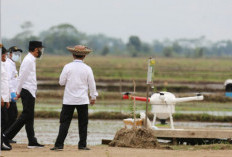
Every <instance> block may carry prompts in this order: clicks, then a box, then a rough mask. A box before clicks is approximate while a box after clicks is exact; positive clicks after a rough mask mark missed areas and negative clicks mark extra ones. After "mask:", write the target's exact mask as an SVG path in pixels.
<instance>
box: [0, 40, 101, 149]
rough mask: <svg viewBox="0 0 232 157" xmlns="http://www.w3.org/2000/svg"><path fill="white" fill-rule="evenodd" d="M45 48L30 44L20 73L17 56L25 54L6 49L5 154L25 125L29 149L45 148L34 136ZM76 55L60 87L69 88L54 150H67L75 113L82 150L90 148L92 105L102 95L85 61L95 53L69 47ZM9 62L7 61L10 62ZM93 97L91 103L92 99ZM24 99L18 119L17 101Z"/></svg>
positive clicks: (3, 91)
mask: <svg viewBox="0 0 232 157" xmlns="http://www.w3.org/2000/svg"><path fill="white" fill-rule="evenodd" d="M43 49H44V46H43V44H42V42H41V41H30V42H29V52H28V54H27V55H26V56H25V57H24V59H23V62H22V64H21V66H20V69H19V76H18V72H17V70H16V65H15V61H16V60H17V59H19V58H20V57H19V55H17V53H21V52H22V50H21V49H18V48H17V47H16V46H14V47H11V48H10V49H9V52H10V53H9V54H8V58H7V57H6V56H7V55H6V54H7V50H6V49H5V48H4V46H2V62H1V106H2V107H1V121H2V126H1V150H11V149H12V146H11V144H10V143H16V142H15V141H13V138H14V137H15V136H16V135H17V133H18V132H19V131H20V130H21V129H22V127H23V126H24V125H25V129H26V133H27V138H28V148H41V147H44V145H42V144H39V143H38V141H37V138H36V137H35V132H34V108H35V98H36V92H37V79H36V59H37V58H40V57H41V55H42V54H43ZM67 49H68V50H69V51H70V52H71V53H72V55H73V58H74V60H73V62H71V63H69V64H66V65H65V66H64V68H63V70H62V73H61V75H60V80H59V84H60V85H61V86H65V91H64V97H63V107H62V111H61V114H60V128H59V133H58V137H57V139H56V142H55V146H54V147H53V148H51V150H55V151H56V150H63V147H64V140H65V138H66V136H67V133H68V129H69V126H70V123H71V120H72V116H73V113H74V110H75V109H77V113H78V127H79V137H80V140H79V143H78V149H80V150H89V148H87V147H86V146H87V143H86V141H87V126H88V104H92V105H93V104H95V100H96V97H97V96H98V93H97V91H96V84H95V80H94V76H93V72H92V69H91V68H90V67H89V66H88V65H86V64H85V63H84V62H83V60H84V58H85V56H86V55H88V54H89V53H90V52H92V50H91V49H89V48H88V47H86V46H82V45H76V46H74V47H67ZM13 52H15V53H16V54H13ZM6 58H7V59H6ZM88 92H89V95H90V100H89V96H88ZM19 98H21V100H22V105H23V111H22V113H21V115H20V116H19V117H18V118H17V119H16V117H17V115H18V111H17V106H16V101H17V100H18V99H19Z"/></svg>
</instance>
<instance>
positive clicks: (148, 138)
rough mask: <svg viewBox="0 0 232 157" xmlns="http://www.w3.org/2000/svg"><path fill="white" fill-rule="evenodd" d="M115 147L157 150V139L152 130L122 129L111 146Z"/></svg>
mask: <svg viewBox="0 0 232 157" xmlns="http://www.w3.org/2000/svg"><path fill="white" fill-rule="evenodd" d="M109 145H110V146H115V147H131V148H157V147H159V145H158V141H157V138H156V137H155V134H154V132H153V131H152V130H151V129H145V128H131V129H126V128H122V129H120V130H119V131H117V133H116V135H115V137H114V139H113V141H112V142H110V144H109Z"/></svg>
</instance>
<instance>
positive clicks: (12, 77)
mask: <svg viewBox="0 0 232 157" xmlns="http://www.w3.org/2000/svg"><path fill="white" fill-rule="evenodd" d="M22 52H23V51H22V50H21V49H19V48H17V47H16V46H12V47H10V48H9V55H8V58H7V59H6V68H7V72H8V80H9V86H10V95H11V101H10V107H9V109H8V110H7V111H8V117H9V121H8V128H9V127H10V126H11V125H12V124H13V123H14V122H15V121H16V119H17V117H18V109H17V104H16V100H15V99H14V98H15V97H16V90H17V84H18V71H17V69H16V64H15V62H21V53H22ZM10 143H16V141H13V140H12V139H10Z"/></svg>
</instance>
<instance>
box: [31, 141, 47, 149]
mask: <svg viewBox="0 0 232 157" xmlns="http://www.w3.org/2000/svg"><path fill="white" fill-rule="evenodd" d="M43 147H44V145H42V144H39V143H38V142H37V143H29V145H28V146H27V148H30V149H33V148H43Z"/></svg>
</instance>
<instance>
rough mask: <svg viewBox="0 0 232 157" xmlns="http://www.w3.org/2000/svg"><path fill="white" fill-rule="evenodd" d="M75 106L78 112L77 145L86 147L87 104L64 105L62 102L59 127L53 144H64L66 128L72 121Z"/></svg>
mask: <svg viewBox="0 0 232 157" xmlns="http://www.w3.org/2000/svg"><path fill="white" fill-rule="evenodd" d="M75 108H76V109H77V114H78V128H79V137H80V139H79V143H78V147H79V148H80V147H86V140H87V127H88V105H87V104H85V105H65V104H63V107H62V111H61V114H60V129H59V134H58V137H57V139H56V143H55V146H56V147H58V146H62V147H63V146H64V140H65V138H66V136H67V134H68V129H69V126H70V123H71V121H72V117H73V113H74V110H75Z"/></svg>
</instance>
